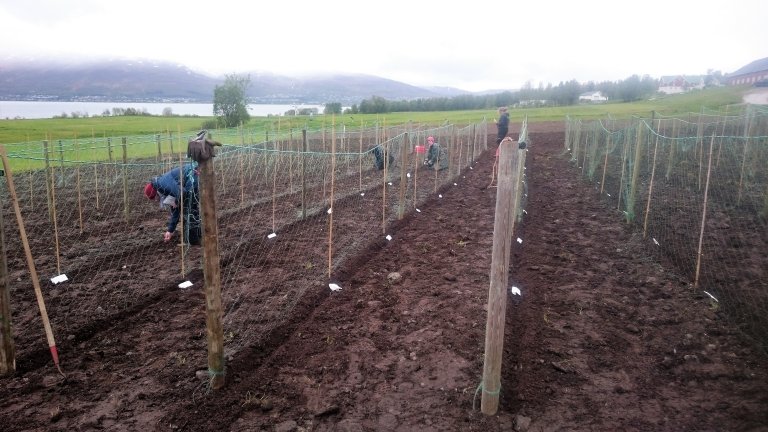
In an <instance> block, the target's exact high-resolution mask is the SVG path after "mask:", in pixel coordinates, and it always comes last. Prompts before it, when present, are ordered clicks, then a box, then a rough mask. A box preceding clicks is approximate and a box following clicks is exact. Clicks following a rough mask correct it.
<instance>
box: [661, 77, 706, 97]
mask: <svg viewBox="0 0 768 432" xmlns="http://www.w3.org/2000/svg"><path fill="white" fill-rule="evenodd" d="M706 79H707V77H706V76H704V75H669V76H663V77H661V79H659V93H665V94H677V93H685V92H687V91H691V90H695V89H703V88H704V85H705V83H706Z"/></svg>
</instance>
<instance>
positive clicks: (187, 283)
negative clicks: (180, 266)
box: [179, 281, 192, 289]
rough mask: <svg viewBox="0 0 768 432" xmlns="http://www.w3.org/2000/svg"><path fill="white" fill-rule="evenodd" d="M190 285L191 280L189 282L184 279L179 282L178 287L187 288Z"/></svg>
mask: <svg viewBox="0 0 768 432" xmlns="http://www.w3.org/2000/svg"><path fill="white" fill-rule="evenodd" d="M191 286H192V282H190V281H184V282H182V283H180V284H179V288H181V289H184V288H189V287H191Z"/></svg>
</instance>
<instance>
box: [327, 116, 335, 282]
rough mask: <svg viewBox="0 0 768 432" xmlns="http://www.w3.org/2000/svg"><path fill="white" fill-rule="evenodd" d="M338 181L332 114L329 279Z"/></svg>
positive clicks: (333, 117) (332, 118)
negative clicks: (335, 194) (334, 195)
mask: <svg viewBox="0 0 768 432" xmlns="http://www.w3.org/2000/svg"><path fill="white" fill-rule="evenodd" d="M335 181H336V116H335V115H333V116H331V199H330V202H329V204H328V208H329V209H330V210H331V214H330V215H329V216H330V217H329V218H328V279H330V278H331V273H332V270H333V212H334V211H335V210H334V208H333V204H334V202H333V189H334V183H335Z"/></svg>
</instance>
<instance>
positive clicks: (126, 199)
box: [122, 137, 131, 222]
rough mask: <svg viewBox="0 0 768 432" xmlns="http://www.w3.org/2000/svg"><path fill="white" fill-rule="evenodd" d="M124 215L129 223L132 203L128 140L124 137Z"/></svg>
mask: <svg viewBox="0 0 768 432" xmlns="http://www.w3.org/2000/svg"><path fill="white" fill-rule="evenodd" d="M122 141H123V143H122V146H123V215H124V216H125V221H126V222H128V219H129V217H130V215H131V201H130V199H129V197H130V195H129V194H128V144H127V139H126V138H125V137H123V140H122Z"/></svg>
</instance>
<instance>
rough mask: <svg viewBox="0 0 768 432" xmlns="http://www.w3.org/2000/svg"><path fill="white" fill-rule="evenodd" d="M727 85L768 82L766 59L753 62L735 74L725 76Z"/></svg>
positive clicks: (767, 63)
mask: <svg viewBox="0 0 768 432" xmlns="http://www.w3.org/2000/svg"><path fill="white" fill-rule="evenodd" d="M725 80H726V83H728V85H744V84H756V83H759V82H761V81H762V82H765V81H768V57H766V58H764V59H760V60H755V61H753V62H752V63H750V64H748V65H746V66H744V67H743V68H741V69H739V70H737V71H736V72H732V73H729V74H728V75H726V76H725Z"/></svg>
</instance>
